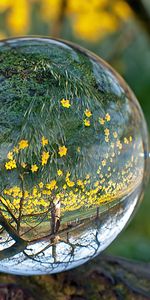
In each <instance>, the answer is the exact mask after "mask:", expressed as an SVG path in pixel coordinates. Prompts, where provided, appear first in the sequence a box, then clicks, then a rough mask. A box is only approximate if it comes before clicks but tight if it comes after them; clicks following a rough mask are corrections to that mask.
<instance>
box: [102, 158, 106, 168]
mask: <svg viewBox="0 0 150 300" xmlns="http://www.w3.org/2000/svg"><path fill="white" fill-rule="evenodd" d="M102 166H103V167H104V166H106V160H105V159H104V160H102Z"/></svg>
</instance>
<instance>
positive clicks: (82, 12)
mask: <svg viewBox="0 0 150 300" xmlns="http://www.w3.org/2000/svg"><path fill="white" fill-rule="evenodd" d="M131 15H132V13H131V9H130V8H129V6H128V5H127V3H126V2H125V1H123V0H113V1H109V0H91V1H87V0H82V1H80V0H15V1H13V0H1V1H0V17H1V19H2V21H1V26H0V38H5V37H7V36H11V35H14V36H18V35H26V34H30V33H33V34H41V33H42V34H43V35H53V34H55V28H56V27H57V26H59V27H60V32H62V29H63V27H64V26H66V28H68V27H71V28H72V31H73V34H74V35H76V36H77V37H78V38H80V39H85V40H88V41H90V42H96V41H98V40H100V39H102V38H104V37H105V36H107V35H109V34H112V33H114V32H115V31H116V30H117V29H118V28H119V27H120V26H121V24H122V22H124V21H126V20H127V19H128V18H129V17H131ZM64 20H65V22H64ZM56 23H57V24H56ZM64 23H65V24H64ZM53 30H54V32H52V31H53Z"/></svg>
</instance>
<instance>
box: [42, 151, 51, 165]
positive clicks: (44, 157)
mask: <svg viewBox="0 0 150 300" xmlns="http://www.w3.org/2000/svg"><path fill="white" fill-rule="evenodd" d="M49 157H50V154H49V152H48V151H47V152H46V151H43V152H42V166H44V165H46V164H47V161H48V159H49Z"/></svg>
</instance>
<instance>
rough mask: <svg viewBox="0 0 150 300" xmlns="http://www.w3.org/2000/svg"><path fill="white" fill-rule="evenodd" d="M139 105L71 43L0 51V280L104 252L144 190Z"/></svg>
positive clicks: (15, 43)
mask: <svg viewBox="0 0 150 300" xmlns="http://www.w3.org/2000/svg"><path fill="white" fill-rule="evenodd" d="M147 153H148V139H147V129H146V125H145V120H144V117H143V114H142V112H141V109H140V106H139V104H138V102H137V100H136V98H135V96H134V94H133V93H132V92H131V90H130V89H129V87H128V86H127V85H126V83H125V82H124V81H123V79H122V78H121V77H120V76H119V75H118V74H117V73H116V72H115V71H114V70H113V69H112V68H111V67H110V66H109V65H107V64H106V63H105V62H104V61H103V60H101V59H100V58H99V57H97V56H95V55H94V54H92V53H90V52H89V51H87V50H85V49H82V48H80V47H78V46H76V45H73V44H71V43H69V42H64V41H58V40H54V39H49V38H32V37H31V38H27V37H25V38H16V39H9V40H5V41H2V42H1V43H0V191H1V192H0V193H1V194H0V232H1V238H0V271H3V272H9V273H15V274H46V273H55V272H60V271H64V270H67V269H70V268H73V267H76V266H78V265H80V264H83V263H84V262H86V261H87V260H89V259H91V258H93V257H94V256H96V255H97V254H99V253H100V252H101V251H103V250H104V249H105V248H106V247H107V246H108V245H109V244H110V243H111V242H112V241H113V240H114V239H115V238H116V236H117V235H118V234H119V232H120V231H121V230H122V229H123V227H124V226H125V224H126V223H127V221H128V220H129V218H130V216H131V215H132V213H133V211H134V209H135V207H136V206H137V203H138V202H139V199H140V198H141V192H142V189H143V182H145V171H146V160H147V157H148V155H147Z"/></svg>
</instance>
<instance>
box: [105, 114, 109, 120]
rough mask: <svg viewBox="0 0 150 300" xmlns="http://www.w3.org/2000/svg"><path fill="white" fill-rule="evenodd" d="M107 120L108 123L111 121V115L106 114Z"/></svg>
mask: <svg viewBox="0 0 150 300" xmlns="http://www.w3.org/2000/svg"><path fill="white" fill-rule="evenodd" d="M105 120H106V121H107V122H109V121H110V114H108V113H107V114H106V116H105Z"/></svg>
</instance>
